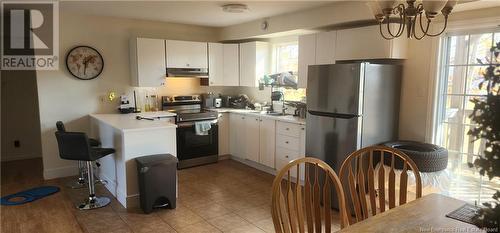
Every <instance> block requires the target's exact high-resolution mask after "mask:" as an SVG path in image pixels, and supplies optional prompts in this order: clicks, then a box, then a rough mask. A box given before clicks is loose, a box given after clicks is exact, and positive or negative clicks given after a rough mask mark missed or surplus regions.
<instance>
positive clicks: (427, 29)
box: [415, 13, 431, 36]
mask: <svg viewBox="0 0 500 233" xmlns="http://www.w3.org/2000/svg"><path fill="white" fill-rule="evenodd" d="M422 15H423V13H420V15H419V16H420V17H419V22H420V30H422V32H423V33H424V36H425V35H427V32H428V31H429V26H430V24H431V20H430V19H429V18H427V17H426V18H427V26H426V27H425V30H424V27H423V26H422V25H424V24H423V23H422ZM415 24H416V23H415Z"/></svg>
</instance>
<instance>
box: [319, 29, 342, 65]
mask: <svg viewBox="0 0 500 233" xmlns="http://www.w3.org/2000/svg"><path fill="white" fill-rule="evenodd" d="M336 40H337V31H329V32H320V33H317V34H316V65H324V64H334V63H335V41H336Z"/></svg>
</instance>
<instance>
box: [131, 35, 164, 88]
mask: <svg viewBox="0 0 500 233" xmlns="http://www.w3.org/2000/svg"><path fill="white" fill-rule="evenodd" d="M130 69H131V73H130V74H131V78H132V86H135V87H157V86H161V85H163V84H164V82H165V77H166V75H167V72H166V67H165V40H162V39H150V38H132V39H131V40H130Z"/></svg>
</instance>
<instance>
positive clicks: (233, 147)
mask: <svg viewBox="0 0 500 233" xmlns="http://www.w3.org/2000/svg"><path fill="white" fill-rule="evenodd" d="M229 122H230V123H229V136H230V138H229V145H230V148H229V149H230V152H231V155H232V156H236V157H238V158H240V159H245V158H246V156H245V150H246V148H245V145H246V140H247V136H246V132H245V131H244V130H245V125H246V124H245V116H244V115H241V114H235V113H231V114H230V115H229Z"/></svg>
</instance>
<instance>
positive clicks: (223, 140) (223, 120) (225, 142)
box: [219, 113, 230, 155]
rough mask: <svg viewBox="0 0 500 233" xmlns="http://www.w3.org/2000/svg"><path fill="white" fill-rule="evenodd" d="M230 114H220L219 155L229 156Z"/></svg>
mask: <svg viewBox="0 0 500 233" xmlns="http://www.w3.org/2000/svg"><path fill="white" fill-rule="evenodd" d="M229 127H230V125H229V113H219V155H227V154H229Z"/></svg>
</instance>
